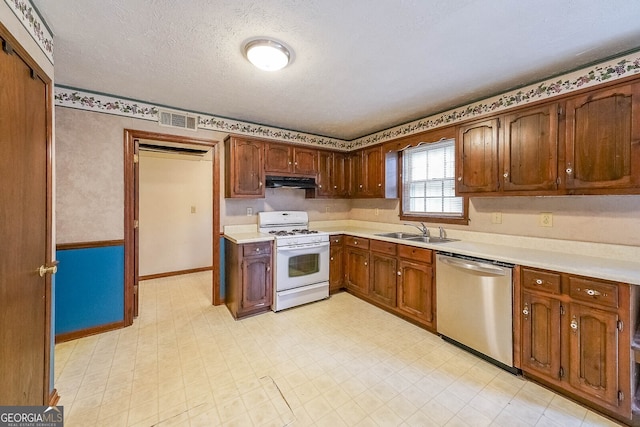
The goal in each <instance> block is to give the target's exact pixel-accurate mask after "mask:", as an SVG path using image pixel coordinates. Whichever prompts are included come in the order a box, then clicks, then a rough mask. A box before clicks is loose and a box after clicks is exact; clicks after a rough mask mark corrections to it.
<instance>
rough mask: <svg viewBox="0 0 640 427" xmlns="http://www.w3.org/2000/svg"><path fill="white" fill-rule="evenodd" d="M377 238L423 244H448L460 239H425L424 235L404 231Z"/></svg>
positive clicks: (383, 234) (382, 234)
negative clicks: (389, 238)
mask: <svg viewBox="0 0 640 427" xmlns="http://www.w3.org/2000/svg"><path fill="white" fill-rule="evenodd" d="M376 236H380V237H392V238H394V239H400V240H410V241H412V242H423V243H448V242H457V241H458V239H449V238H446V237H444V238H440V237H435V236H433V237H425V236H423V235H422V234H416V233H404V232H402V231H399V232H396V233H380V234H376Z"/></svg>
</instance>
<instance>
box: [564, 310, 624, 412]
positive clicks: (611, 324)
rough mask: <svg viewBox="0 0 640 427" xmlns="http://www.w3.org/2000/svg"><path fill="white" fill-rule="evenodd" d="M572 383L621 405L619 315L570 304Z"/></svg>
mask: <svg viewBox="0 0 640 427" xmlns="http://www.w3.org/2000/svg"><path fill="white" fill-rule="evenodd" d="M568 314H569V321H570V329H569V384H571V387H573V388H575V389H577V390H579V391H581V392H583V393H585V394H587V395H590V396H593V397H595V398H597V399H599V400H602V401H604V402H606V403H607V404H609V405H612V406H618V390H619V386H618V314H617V313H614V312H609V311H604V310H599V309H596V308H593V307H588V306H586V305H582V304H576V303H571V304H570V305H569V312H568Z"/></svg>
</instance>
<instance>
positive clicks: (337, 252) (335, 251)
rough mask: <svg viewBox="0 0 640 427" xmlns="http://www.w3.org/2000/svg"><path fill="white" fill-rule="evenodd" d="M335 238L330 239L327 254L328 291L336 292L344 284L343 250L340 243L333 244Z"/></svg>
mask: <svg viewBox="0 0 640 427" xmlns="http://www.w3.org/2000/svg"><path fill="white" fill-rule="evenodd" d="M334 239H336V237H334V236H332V237H331V249H330V253H329V290H330V291H337V290H339V289H340V288H342V286H343V283H344V256H343V255H344V250H343V248H342V243H341V240H340V239H338V240H340V243H335V244H334V243H333V241H334Z"/></svg>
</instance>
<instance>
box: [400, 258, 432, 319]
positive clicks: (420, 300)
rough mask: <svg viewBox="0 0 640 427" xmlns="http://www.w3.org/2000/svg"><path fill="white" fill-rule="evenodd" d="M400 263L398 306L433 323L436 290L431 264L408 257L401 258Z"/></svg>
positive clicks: (406, 312) (413, 315)
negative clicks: (408, 258)
mask: <svg viewBox="0 0 640 427" xmlns="http://www.w3.org/2000/svg"><path fill="white" fill-rule="evenodd" d="M398 264H399V265H398V267H399V268H398V271H399V273H400V274H399V275H398V300H397V303H398V308H399V309H400V310H401V311H403V312H404V313H405V314H409V315H411V316H412V317H415V318H417V319H419V320H421V321H423V322H426V323H428V324H430V325H433V324H434V320H435V316H434V308H435V307H434V305H435V299H434V297H435V292H434V287H433V270H432V268H431V265H429V264H425V263H422V262H416V261H411V260H407V259H400V260H399V261H398Z"/></svg>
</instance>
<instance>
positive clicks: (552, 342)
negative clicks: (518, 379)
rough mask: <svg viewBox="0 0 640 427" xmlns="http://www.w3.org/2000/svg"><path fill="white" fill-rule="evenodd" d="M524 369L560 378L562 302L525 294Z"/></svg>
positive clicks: (523, 294) (523, 329)
mask: <svg viewBox="0 0 640 427" xmlns="http://www.w3.org/2000/svg"><path fill="white" fill-rule="evenodd" d="M521 316H522V322H521V325H522V335H521V343H522V361H521V363H522V370H523V371H525V372H532V373H536V374H538V375H541V376H543V377H547V378H551V379H554V380H555V379H558V378H559V377H560V301H559V300H557V299H554V298H550V297H546V296H539V295H536V294H532V293H529V292H523V293H522V309H521Z"/></svg>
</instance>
